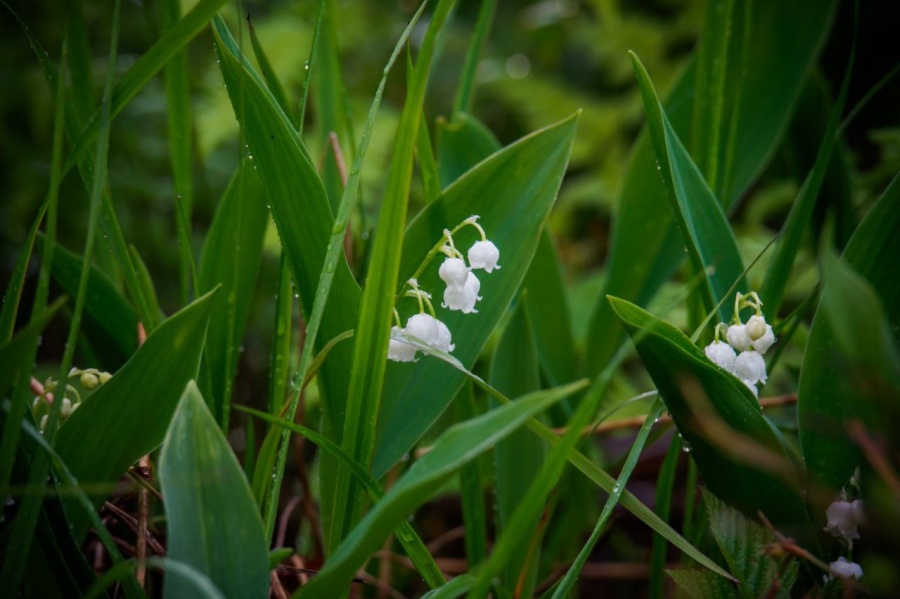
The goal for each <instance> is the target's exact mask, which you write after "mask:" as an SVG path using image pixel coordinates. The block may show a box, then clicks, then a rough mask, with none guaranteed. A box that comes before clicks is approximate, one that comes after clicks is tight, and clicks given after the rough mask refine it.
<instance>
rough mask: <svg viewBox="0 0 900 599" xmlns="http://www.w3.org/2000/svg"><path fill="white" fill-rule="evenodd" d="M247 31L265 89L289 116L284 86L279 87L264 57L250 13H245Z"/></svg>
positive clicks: (289, 109)
mask: <svg viewBox="0 0 900 599" xmlns="http://www.w3.org/2000/svg"><path fill="white" fill-rule="evenodd" d="M247 29H248V31H249V32H250V45H251V46H253V56H255V57H256V62H257V63H258V64H259V70H260V72H261V73H262V76H263V79H265V81H266V87H268V88H269V91H270V92H272V97H273V98H275V101H276V102H277V103H278V106H279V107H280V108H281V110H282V111H283V112H284V114H286V115H288V116H290V115H291V105H290V103H288V99H287V94H286V93H285V92H284V86H283V85H281V80H280V79H279V78H278V75H277V74H276V73H275V69H273V68H272V63H270V62H269V57H268V56H267V55H266V50H265V48H263V46H262V43H261V42H260V41H259V36H257V35H256V27H254V26H253V20H252V19H251V18H250V13H247Z"/></svg>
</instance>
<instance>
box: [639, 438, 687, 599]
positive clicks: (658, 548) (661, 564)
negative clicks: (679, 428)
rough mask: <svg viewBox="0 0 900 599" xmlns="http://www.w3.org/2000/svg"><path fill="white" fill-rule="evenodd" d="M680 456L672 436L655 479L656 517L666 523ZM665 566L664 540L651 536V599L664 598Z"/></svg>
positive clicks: (678, 440)
mask: <svg viewBox="0 0 900 599" xmlns="http://www.w3.org/2000/svg"><path fill="white" fill-rule="evenodd" d="M680 454H681V441H680V439H679V438H678V435H673V436H672V442H671V443H670V444H669V451H667V452H666V457H665V459H664V460H663V464H662V467H661V468H660V470H659V476H658V477H657V479H656V515H657V516H659V517H660V519H662V520H663V522H667V521H668V520H669V510H670V508H671V506H672V492H673V490H674V488H675V470H676V469H677V468H678V456H679V455H680ZM665 566H666V540H665V539H664V538H662V535H660V534H654V535H653V547H652V549H651V550H650V591H649V592H648V594H647V595H648V596H649V597H650V598H651V599H662V597H663V596H664V594H663V590H664V588H665V576H664V575H663V569H664V568H665Z"/></svg>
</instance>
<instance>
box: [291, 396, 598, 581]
mask: <svg viewBox="0 0 900 599" xmlns="http://www.w3.org/2000/svg"><path fill="white" fill-rule="evenodd" d="M581 387H582V385H581V384H573V385H568V386H567V387H562V388H559V389H551V390H548V391H538V392H536V393H532V394H530V395H528V396H525V397H522V398H519V399H518V400H516V401H515V402H513V403H511V404H508V405H505V406H502V407H499V408H497V409H496V410H492V411H490V412H488V413H487V414H484V415H483V416H479V417H478V418H475V419H474V420H469V421H467V422H463V423H459V424H456V425H454V426H452V427H451V428H449V429H447V431H446V432H444V434H442V435H441V436H440V438H439V439H438V440H437V441H436V442H435V444H434V446H433V447H432V450H431V451H430V452H428V453H427V454H425V455H424V456H423V457H422V458H421V459H420V460H419V461H418V462H416V463H415V464H413V465H412V467H410V469H409V470H408V471H407V472H406V474H404V475H403V476H402V477H401V478H400V479H399V480H398V481H397V484H395V485H394V487H392V488H391V490H390V491H388V492H387V493H386V494H385V496H384V498H382V500H381V501H379V502H378V503H377V504H375V506H374V507H373V508H372V510H371V511H370V512H369V513H368V514H367V515H366V516H365V517H364V518H363V520H362V521H361V522H360V523H359V524H358V525H357V526H356V527H355V528H354V529H353V530H352V531H351V533H350V535H349V536H348V537H347V538H346V539H345V540H344V541H343V542H342V543H341V545H340V546H339V547H337V549H336V550H335V551H334V553H333V554H332V555H331V556H330V558H329V559H328V561H326V562H325V567H324V568H323V569H322V570H321V571H320V572H319V574H318V575H317V576H316V577H315V578H313V579H312V580H311V581H310V582H309V584H307V585H305V586H304V587H302V588H301V589H300V593H299V595H298V596H299V597H338V596H341V595H342V594H343V593H346V590H347V587H348V586H349V584H350V581H351V580H352V578H353V576H354V574H355V573H356V570H357V569H358V568H360V567H361V566H362V565H363V563H364V562H365V560H366V559H367V558H368V557H369V555H371V554H372V553H373V552H374V551H375V550H376V549H377V548H378V547H379V546H380V545H381V543H383V542H384V539H385V537H387V535H388V534H390V533H391V531H393V530H394V529H395V528H396V527H397V525H398V524H400V523H401V522H403V520H404V519H405V518H406V517H407V516H408V515H409V514H410V513H412V512H413V511H414V510H415V509H416V507H417V506H419V505H421V504H422V503H423V502H424V501H426V500H427V499H428V498H429V497H430V496H431V495H432V494H433V493H434V492H436V491H437V490H438V488H439V487H440V485H441V484H442V483H443V482H444V481H446V479H447V478H448V477H449V476H450V475H452V474H453V473H454V472H456V471H457V470H458V469H459V468H461V467H462V466H463V465H465V464H466V463H468V462H470V461H471V460H473V459H475V458H476V457H477V456H478V455H480V454H481V453H483V452H484V451H486V450H488V449H490V448H491V447H492V446H494V445H495V444H496V443H497V442H498V441H500V440H501V439H503V438H504V437H506V436H507V435H509V434H510V433H511V432H513V431H515V430H517V429H518V428H519V427H521V426H522V425H524V424H525V423H526V422H527V421H528V420H529V419H530V418H531V417H533V416H534V415H535V414H538V413H540V412H541V411H543V410H545V409H547V408H548V407H549V406H551V405H552V404H554V403H556V402H558V401H560V400H561V399H562V398H563V397H566V396H568V395H570V394H572V393H573V392H575V391H576V390H578V389H579V388H581Z"/></svg>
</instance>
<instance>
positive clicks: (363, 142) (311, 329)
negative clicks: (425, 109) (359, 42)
mask: <svg viewBox="0 0 900 599" xmlns="http://www.w3.org/2000/svg"><path fill="white" fill-rule="evenodd" d="M424 7H425V4H424V3H423V4H422V6H421V7H420V8H419V11H418V12H416V14H415V15H414V16H413V18H412V19H411V20H410V22H409V25H408V26H407V27H406V29H405V30H404V32H403V34H402V35H401V37H400V40H399V42H398V43H397V46H396V47H395V49H394V52H393V54H391V57H390V59H389V60H388V63H387V65H386V66H385V68H384V71H383V73H382V78H381V82H380V83H379V86H378V89H377V91H376V92H375V97H374V99H373V100H372V106H371V108H370V109H369V116H368V118H367V120H366V125H365V128H364V129H363V134H362V137H361V138H360V141H359V149H358V151H357V153H356V158H354V160H353V166H352V167H351V169H350V176H349V178H348V179H347V186H346V187H345V188H344V194H343V196H342V197H341V203H340V205H339V206H338V212H337V216H336V218H335V222H334V227H333V228H332V231H331V237H330V238H329V240H328V246H327V249H326V254H325V261H324V262H323V263H322V271H321V273H320V275H319V285H318V288H317V290H316V297H315V300H314V301H313V306H312V310H311V311H310V315H309V322H308V323H307V327H306V339H305V340H304V344H303V353H302V354H301V356H300V367H299V368H298V370H297V373H296V374H295V375H294V377H295V379H296V380H299V381H302V380H304V379H305V378H306V372H307V370H308V369H309V367H310V364H311V363H312V358H313V350H314V348H315V343H316V337H317V336H318V333H319V325H320V323H321V322H322V315H323V314H324V312H325V305H326V303H327V301H328V295H329V293H330V292H331V286H332V283H333V282H334V273H335V265H336V264H337V261H338V260H340V259H341V255H342V253H343V251H344V236H345V235H346V228H347V223H348V222H349V218H350V212H351V210H352V209H353V205H354V204H355V203H356V200H357V198H358V197H359V182H360V171H361V170H362V165H363V162H364V159H365V155H366V150H367V149H368V146H369V138H370V136H371V133H372V128H373V126H374V123H375V116H376V114H377V113H378V108H379V106H380V105H381V97H382V94H383V93H384V86H385V82H386V81H387V75H388V73H389V72H390V70H391V67H392V66H393V64H394V62H395V60H396V59H397V56H398V55H399V53H400V50H401V49H402V48H403V44H404V43H405V41H406V40H407V39H408V37H409V34H410V32H411V31H412V28H413V27H414V26H415V24H416V23H417V22H418V19H419V17H420V16H421V14H422V11H423V9H424ZM303 106H305V102H304V104H303ZM301 112H302V109H301ZM385 346H387V342H385ZM301 391H302V387H299V388H297V389H295V390H294V394H293V396H292V397H291V401H290V407H289V408H288V412H287V417H288V420H291V421H293V419H294V415H295V414H296V413H297V405H298V404H299V401H300V392H301ZM289 435H290V433H289V432H288V431H285V432H283V433H282V435H281V443H280V444H279V449H278V457H277V462H276V465H275V479H274V481H273V483H272V486H271V489H270V492H269V495H268V498H267V500H266V502H265V505H264V506H263V515H264V520H265V523H266V538H271V536H272V531H273V530H274V528H275V516H276V512H277V507H278V496H279V493H280V491H281V481H282V479H283V478H284V467H285V464H286V462H287V450H288V439H289ZM325 541H326V545H327V543H328V536H327V535H326V539H325Z"/></svg>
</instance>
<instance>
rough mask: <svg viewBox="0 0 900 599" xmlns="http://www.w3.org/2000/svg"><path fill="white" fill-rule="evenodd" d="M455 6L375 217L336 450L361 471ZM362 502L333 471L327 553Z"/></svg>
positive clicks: (424, 70) (424, 59) (423, 68)
mask: <svg viewBox="0 0 900 599" xmlns="http://www.w3.org/2000/svg"><path fill="white" fill-rule="evenodd" d="M454 4H455V0H440V3H439V4H438V6H437V8H436V9H435V12H434V14H433V15H432V17H431V21H430V22H429V24H428V30H427V31H426V33H425V39H424V40H423V42H422V46H421V47H420V49H419V56H418V59H417V61H416V66H415V70H414V72H413V75H412V81H411V83H410V85H409V89H408V92H407V96H406V103H405V104H404V106H403V113H402V115H401V117H400V124H399V125H398V127H397V133H396V137H395V139H394V146H393V152H392V156H391V169H390V171H389V172H388V179H387V185H386V189H385V193H384V198H383V200H382V203H381V209H380V213H379V216H378V226H377V228H376V233H375V241H374V242H373V249H372V257H371V260H370V267H369V273H368V277H367V279H366V287H365V289H364V291H363V297H362V302H361V307H360V312H359V323H358V324H357V329H356V339H355V342H354V351H353V366H352V368H351V370H350V388H349V392H348V395H347V412H346V416H345V419H344V426H343V431H342V433H341V449H343V450H344V451H345V452H347V453H348V454H349V455H350V457H352V458H353V459H354V460H355V461H357V462H358V463H359V464H361V465H362V466H363V467H364V468H367V469H371V466H372V458H373V452H374V449H375V437H376V428H377V424H378V416H379V412H380V408H381V403H382V402H381V395H380V393H381V391H382V389H383V387H384V376H385V370H386V366H387V364H386V362H387V349H388V338H389V335H390V324H391V316H392V314H393V312H394V301H395V297H396V294H397V290H398V288H399V285H398V283H399V282H400V281H405V280H406V278H403V279H401V278H400V277H399V275H400V273H401V272H402V271H401V270H400V267H401V251H402V249H403V240H404V237H403V229H404V227H405V225H406V212H407V207H408V204H409V190H410V186H411V184H412V170H413V152H414V150H415V144H416V139H417V131H418V128H419V127H420V126H421V125H420V120H421V117H422V104H423V102H424V100H425V87H426V85H427V83H428V75H429V73H430V71H431V61H432V58H433V56H434V51H435V45H436V41H437V36H438V33H439V32H440V31H441V29H442V28H443V26H444V23H445V22H446V20H447V18H448V17H449V16H450V11H451V10H452V8H453V6H454ZM365 500H366V498H365V494H363V493H361V492H360V489H359V487H358V485H357V484H356V482H355V481H353V480H352V479H351V477H350V473H349V471H348V470H347V469H346V468H343V467H339V468H338V472H337V482H336V485H335V507H334V519H333V520H332V522H331V526H330V527H329V528H327V529H326V530H325V537H326V539H328V542H329V544H330V546H332V547H333V546H334V545H336V544H337V543H338V542H340V540H341V539H343V538H345V537H346V536H347V534H348V533H349V532H350V529H351V528H352V527H353V525H355V524H356V522H357V521H358V520H359V518H360V517H361V516H362V512H363V505H364V503H365Z"/></svg>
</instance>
